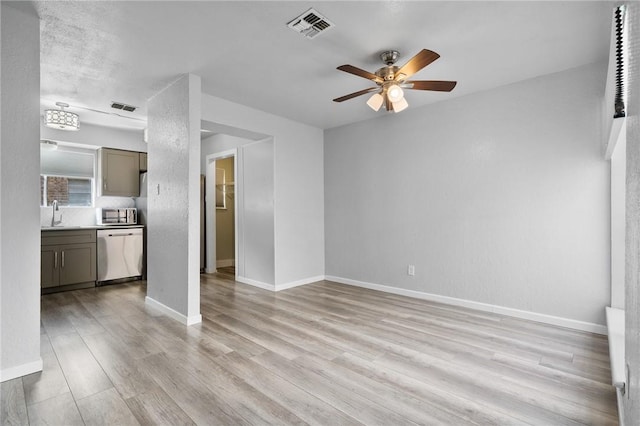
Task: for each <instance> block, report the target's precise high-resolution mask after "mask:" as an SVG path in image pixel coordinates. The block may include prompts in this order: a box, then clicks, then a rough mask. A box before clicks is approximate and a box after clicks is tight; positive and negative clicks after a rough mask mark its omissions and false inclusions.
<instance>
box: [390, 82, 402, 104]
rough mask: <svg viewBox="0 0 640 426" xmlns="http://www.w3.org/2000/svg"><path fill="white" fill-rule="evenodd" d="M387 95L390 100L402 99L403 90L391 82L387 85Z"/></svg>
mask: <svg viewBox="0 0 640 426" xmlns="http://www.w3.org/2000/svg"><path fill="white" fill-rule="evenodd" d="M387 97H388V98H389V101H390V102H394V103H395V102H398V101H400V100H401V99H404V91H403V90H402V88H401V87H400V86H398V85H397V84H391V85H390V86H389V87H387Z"/></svg>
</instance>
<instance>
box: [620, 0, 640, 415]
mask: <svg viewBox="0 0 640 426" xmlns="http://www.w3.org/2000/svg"><path fill="white" fill-rule="evenodd" d="M627 6H628V9H627V13H628V16H627V23H628V30H627V31H628V34H629V70H628V71H627V72H628V76H629V91H628V94H629V96H628V97H627V99H628V105H627V193H626V202H627V206H626V223H627V227H626V269H625V363H626V365H627V369H628V372H627V383H626V387H627V388H626V394H625V395H624V396H623V400H622V401H623V405H624V424H625V425H637V424H640V4H638V3H634V2H629V3H627Z"/></svg>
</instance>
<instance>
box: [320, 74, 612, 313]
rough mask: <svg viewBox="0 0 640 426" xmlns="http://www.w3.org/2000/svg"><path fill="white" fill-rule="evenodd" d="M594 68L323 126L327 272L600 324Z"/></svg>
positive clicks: (604, 173)
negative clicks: (410, 266) (412, 271)
mask: <svg viewBox="0 0 640 426" xmlns="http://www.w3.org/2000/svg"><path fill="white" fill-rule="evenodd" d="M605 74H606V64H596V65H589V66H585V67H581V68H577V69H573V70H569V71H565V72H562V73H558V74H553V75H548V76H544V77H540V78H535V79H531V80H527V81H524V82H520V83H516V84H513V85H509V86H505V87H502V88H498V89H495V90H491V91H487V92H483V93H478V94H474V95H470V96H466V97H462V98H458V99H453V100H450V101H446V102H441V103H437V104H434V105H431V106H427V107H423V108H416V109H411V108H409V109H407V110H406V111H404V112H402V113H401V114H386V115H385V114H378V116H376V118H375V119H373V120H369V121H366V122H361V123H356V124H352V125H349V126H344V127H340V128H335V129H331V130H327V131H325V155H324V158H325V172H324V175H325V230H326V233H325V239H326V245H325V256H326V274H327V275H329V276H336V277H341V278H347V279H352V280H358V281H364V282H368V283H374V284H382V285H387V286H393V287H397V288H402V289H407V290H414V291H419V292H425V293H431V294H436V295H442V296H449V297H455V298H460V299H466V300H471V301H475V302H482V303H488V304H492V305H498V306H503V307H508V308H514V309H520V310H524V311H531V312H536V313H541V314H547V315H553V316H558V317H563V318H570V319H574V320H579V321H585V322H589V323H597V324H604V321H605V319H604V307H605V306H607V305H608V304H609V298H610V292H609V282H610V267H609V244H610V241H609V238H610V231H609V192H610V189H609V165H608V163H607V162H606V161H605V160H604V159H603V156H602V152H601V137H602V136H601V128H600V126H601V125H600V123H601V122H602V120H601V116H600V109H599V108H600V105H601V99H602V95H603V92H604V85H605V79H606V75H605ZM460 84H464V82H461V83H460ZM412 96H440V97H443V98H444V97H446V95H443V94H425V93H413V92H411V93H408V94H407V97H408V101H409V104H411V97H412ZM362 102H364V101H362ZM408 264H413V265H415V270H416V275H415V277H410V276H408V275H407V266H408Z"/></svg>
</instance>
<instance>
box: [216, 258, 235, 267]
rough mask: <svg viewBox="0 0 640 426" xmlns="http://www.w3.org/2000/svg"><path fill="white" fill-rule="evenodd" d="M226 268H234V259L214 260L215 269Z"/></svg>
mask: <svg viewBox="0 0 640 426" xmlns="http://www.w3.org/2000/svg"><path fill="white" fill-rule="evenodd" d="M227 266H236V260H235V259H222V260H216V268H226V267H227Z"/></svg>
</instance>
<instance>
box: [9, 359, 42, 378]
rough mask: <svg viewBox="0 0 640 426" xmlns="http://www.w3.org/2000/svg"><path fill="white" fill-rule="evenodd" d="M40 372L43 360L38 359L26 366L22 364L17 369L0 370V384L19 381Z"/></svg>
mask: <svg viewBox="0 0 640 426" xmlns="http://www.w3.org/2000/svg"><path fill="white" fill-rule="evenodd" d="M38 371H42V358H38V359H37V360H36V361H33V362H28V363H26V364H21V365H17V366H15V367H9V368H4V369H2V370H0V382H6V381H7V380H12V379H17V378H18V377H22V376H26V375H27V374H32V373H37V372H38Z"/></svg>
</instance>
